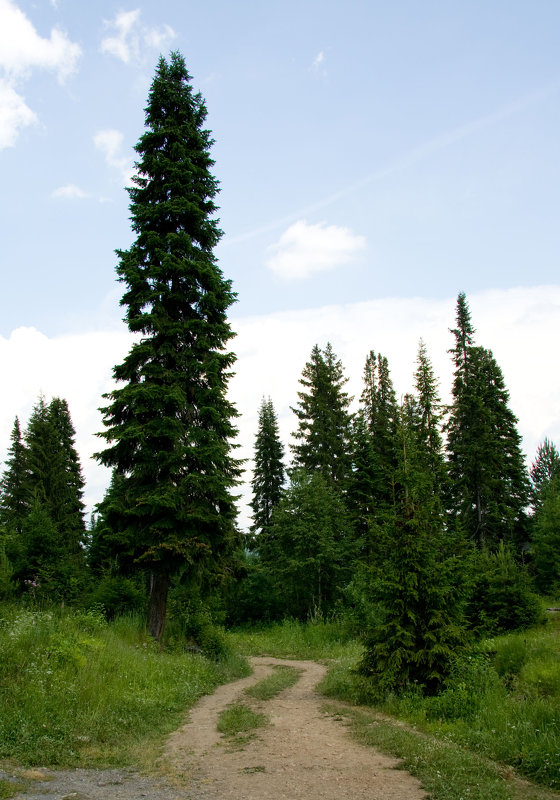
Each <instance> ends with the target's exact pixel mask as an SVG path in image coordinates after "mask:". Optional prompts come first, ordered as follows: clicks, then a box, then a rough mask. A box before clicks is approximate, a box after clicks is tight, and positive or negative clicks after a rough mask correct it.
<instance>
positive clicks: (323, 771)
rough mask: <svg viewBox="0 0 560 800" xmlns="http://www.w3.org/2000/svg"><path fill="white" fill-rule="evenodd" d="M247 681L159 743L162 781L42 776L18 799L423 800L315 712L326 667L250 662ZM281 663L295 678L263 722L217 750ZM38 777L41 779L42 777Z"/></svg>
mask: <svg viewBox="0 0 560 800" xmlns="http://www.w3.org/2000/svg"><path fill="white" fill-rule="evenodd" d="M252 664H253V667H254V673H253V675H251V676H250V677H249V678H243V679H242V680H240V681H236V682H235V683H231V684H226V685H225V686H221V687H219V688H218V689H217V690H216V692H214V694H212V695H209V696H207V697H204V698H202V699H201V700H200V701H199V703H198V704H197V705H196V706H195V707H194V708H193V709H192V711H191V712H190V715H189V721H188V722H187V724H186V725H184V726H183V727H182V728H181V729H179V730H178V731H176V732H175V733H173V734H172V735H171V736H170V737H169V739H168V742H167V745H166V747H165V749H164V752H163V754H162V757H161V759H160V764H159V766H160V767H161V770H162V772H163V773H164V774H165V775H166V778H165V779H163V778H161V779H157V780H156V779H154V778H148V777H145V776H140V775H138V774H137V773H134V772H131V771H127V770H105V771H100V770H74V771H71V772H60V773H50V774H49V775H48V777H49V778H50V780H48V781H39V782H38V783H35V785H34V787H33V790H32V792H29V791H28V792H25V793H23V794H19V795H17V798H18V800H49V798H50V799H51V800H63V798H64V800H71V798H73V799H75V800H138V798H142V797H147V798H150V800H178V799H179V798H182V799H183V800H187V799H188V800H214V799H215V800H268V798H274V800H284V799H286V800H288V799H289V800H298V798H305V800H344V799H345V798H352V800H360V799H361V798H363V800H365V798H367V800H422V798H424V797H425V794H424V792H423V791H422V789H421V788H420V784H419V783H418V781H417V780H416V779H415V778H412V777H411V776H410V775H409V774H408V773H406V772H404V771H402V770H399V769H396V767H397V766H398V762H397V761H396V760H395V759H393V758H389V757H387V756H384V755H381V754H380V753H378V752H376V751H375V750H373V749H372V748H370V747H365V746H361V745H359V744H357V743H356V742H353V741H352V740H351V739H350V736H349V734H348V733H347V731H346V730H345V727H344V725H343V724H341V722H340V721H339V720H337V719H334V718H333V717H330V716H328V715H327V714H325V713H324V712H322V711H321V702H322V701H321V698H320V696H318V695H317V694H316V693H315V691H314V688H315V686H316V685H317V684H318V682H319V681H320V680H321V678H322V677H323V675H324V672H325V668H324V667H323V666H321V665H320V664H317V663H314V662H310V661H286V660H279V659H274V658H254V659H252ZM278 664H285V665H288V666H294V667H297V668H298V669H300V670H301V671H302V674H301V677H300V678H299V680H298V682H297V683H296V684H295V685H294V686H293V687H291V688H289V689H285V690H284V691H283V692H282V693H281V694H280V695H278V696H277V697H276V698H274V699H272V700H269V701H267V702H263V703H260V704H259V703H257V704H255V703H254V701H252V703H251V704H252V705H253V707H255V708H256V709H257V710H262V711H264V712H265V713H266V714H267V715H268V716H269V718H270V724H269V725H268V726H267V727H265V728H260V729H258V730H257V731H256V734H257V735H256V737H255V738H254V739H253V740H251V741H249V742H248V743H246V744H245V745H244V747H243V748H242V749H237V750H236V749H233V750H232V749H231V748H229V747H227V746H224V742H223V740H222V736H221V734H220V733H218V731H217V728H216V723H217V720H218V716H219V714H220V711H222V710H223V709H224V708H225V707H227V706H228V705H229V704H231V703H233V702H236V701H242V702H247V698H246V697H245V696H244V694H243V692H244V689H245V688H247V687H248V686H250V685H252V684H254V683H256V682H257V681H259V680H260V679H261V678H263V677H265V676H266V675H268V674H270V672H271V671H272V670H273V668H274V666H275V665H278ZM43 772H46V771H43Z"/></svg>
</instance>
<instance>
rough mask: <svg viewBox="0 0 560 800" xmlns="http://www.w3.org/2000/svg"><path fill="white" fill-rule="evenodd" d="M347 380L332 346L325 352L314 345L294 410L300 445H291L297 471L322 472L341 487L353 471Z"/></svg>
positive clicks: (295, 437) (301, 380)
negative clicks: (350, 453) (350, 458)
mask: <svg viewBox="0 0 560 800" xmlns="http://www.w3.org/2000/svg"><path fill="white" fill-rule="evenodd" d="M347 380H348V379H347V378H345V377H344V370H343V367H342V364H341V362H340V361H339V360H338V359H337V358H336V356H335V354H334V352H333V349H332V347H331V345H330V343H329V344H327V346H326V347H325V349H324V350H321V349H320V347H319V346H318V345H315V346H314V347H313V350H312V351H311V358H310V360H309V361H308V362H307V364H306V365H305V367H304V369H303V372H302V376H301V378H300V383H301V385H302V386H303V391H301V392H298V397H299V405H298V406H297V407H296V408H292V411H293V412H294V414H295V415H296V417H297V418H298V428H297V430H296V431H295V433H294V439H295V440H296V442H297V443H296V444H295V445H292V446H291V448H292V452H293V456H294V458H293V466H294V468H295V469H303V470H305V471H306V472H309V473H311V472H314V471H319V472H321V474H322V475H323V476H324V477H326V478H328V479H330V480H332V481H333V482H334V483H336V484H338V485H339V487H344V484H345V481H346V480H347V478H348V475H349V472H350V461H349V454H348V445H349V441H350V422H351V416H350V413H349V411H348V408H349V405H350V400H351V398H349V397H348V394H347V393H346V392H345V391H344V386H345V384H346V382H347Z"/></svg>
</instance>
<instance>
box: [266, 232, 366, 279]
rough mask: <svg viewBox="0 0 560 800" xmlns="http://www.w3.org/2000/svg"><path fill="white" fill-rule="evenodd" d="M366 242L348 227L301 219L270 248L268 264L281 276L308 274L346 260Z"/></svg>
mask: <svg viewBox="0 0 560 800" xmlns="http://www.w3.org/2000/svg"><path fill="white" fill-rule="evenodd" d="M365 246H366V240H365V237H364V236H356V235H355V234H353V233H352V231H351V230H350V229H349V228H341V227H339V226H337V225H327V224H326V223H325V222H319V223H318V224H316V225H310V224H309V223H307V222H306V220H298V222H295V223H294V224H293V225H291V226H290V227H289V228H288V229H287V230H286V231H284V233H283V234H282V236H281V237H280V239H279V240H278V242H276V244H274V245H271V246H270V247H269V248H268V251H269V252H271V254H272V255H271V256H270V258H269V259H268V260H267V261H266V265H267V267H268V268H269V269H271V270H272V271H273V272H275V273H276V274H277V275H279V276H280V277H281V278H285V279H288V280H291V279H299V278H307V277H308V276H309V275H311V274H312V273H314V272H325V271H327V270H331V269H335V268H336V267H339V266H341V265H342V264H346V263H347V262H348V261H350V260H351V259H352V257H353V256H354V255H356V254H357V253H358V252H359V251H360V250H363V249H364V248H365Z"/></svg>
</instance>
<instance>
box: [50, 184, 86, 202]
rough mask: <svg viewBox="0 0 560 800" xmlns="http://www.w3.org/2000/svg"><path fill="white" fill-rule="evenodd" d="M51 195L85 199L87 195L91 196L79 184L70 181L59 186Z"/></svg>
mask: <svg viewBox="0 0 560 800" xmlns="http://www.w3.org/2000/svg"><path fill="white" fill-rule="evenodd" d="M51 197H56V198H58V197H64V198H68V199H77V200H83V199H84V198H85V197H89V195H88V193H87V192H84V190H83V189H80V187H79V186H76V185H75V184H73V183H69V184H67V185H66V186H59V187H58V189H55V190H54V192H53V193H52V194H51Z"/></svg>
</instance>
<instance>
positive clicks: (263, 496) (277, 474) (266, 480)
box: [251, 397, 284, 534]
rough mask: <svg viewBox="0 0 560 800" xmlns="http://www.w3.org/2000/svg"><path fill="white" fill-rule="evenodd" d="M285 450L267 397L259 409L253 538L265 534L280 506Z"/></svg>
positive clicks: (254, 477) (253, 501)
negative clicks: (273, 513)
mask: <svg viewBox="0 0 560 800" xmlns="http://www.w3.org/2000/svg"><path fill="white" fill-rule="evenodd" d="M283 458H284V447H283V445H282V442H281V441H280V434H279V432H278V419H277V417H276V412H275V411H274V406H273V404H272V400H271V399H270V397H269V398H268V400H266V399H265V398H264V397H263V400H262V403H261V407H260V409H259V427H258V431H257V435H256V438H255V466H254V469H253V480H252V482H251V486H252V489H253V500H252V503H251V508H252V509H253V525H252V526H251V531H252V532H253V534H259V533H261V532H262V531H264V530H265V529H266V528H267V527H268V525H269V523H270V517H271V516H272V511H273V509H274V507H275V506H276V505H277V504H278V501H279V500H280V496H281V494H282V486H283V485H284V464H283Z"/></svg>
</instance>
